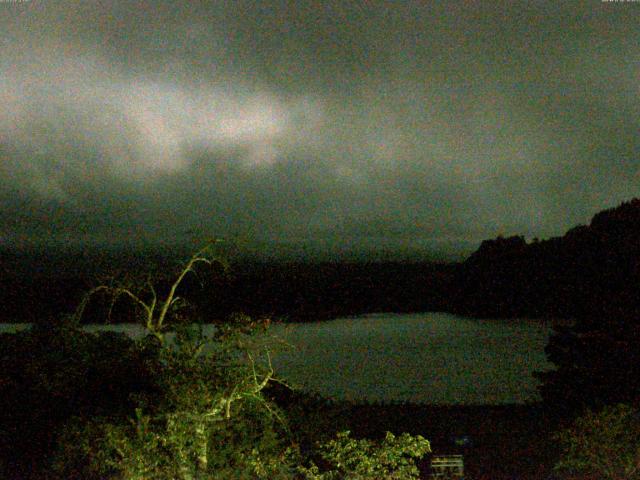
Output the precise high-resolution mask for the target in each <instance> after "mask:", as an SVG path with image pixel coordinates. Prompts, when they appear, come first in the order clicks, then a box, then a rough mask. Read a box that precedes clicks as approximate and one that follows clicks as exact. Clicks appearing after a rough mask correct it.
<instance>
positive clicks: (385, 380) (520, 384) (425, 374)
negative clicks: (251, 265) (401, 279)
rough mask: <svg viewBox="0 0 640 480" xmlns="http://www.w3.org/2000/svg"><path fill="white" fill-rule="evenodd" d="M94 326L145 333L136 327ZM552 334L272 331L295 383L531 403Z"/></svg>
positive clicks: (380, 397) (373, 394) (427, 325)
mask: <svg viewBox="0 0 640 480" xmlns="http://www.w3.org/2000/svg"><path fill="white" fill-rule="evenodd" d="M16 328H20V327H19V326H16V325H12V326H10V325H3V326H2V328H1V330H14V329H16ZM89 328H90V329H91V330H102V329H105V328H108V329H109V330H118V331H126V332H128V333H129V334H131V335H133V336H137V335H141V334H142V333H143V330H142V329H141V328H140V327H138V326H136V325H110V326H106V327H105V326H90V327H89ZM550 332H551V326H550V325H549V324H547V323H543V322H540V321H534V320H517V321H514V320H511V321H505V320H478V319H471V318H465V317H460V316H456V315H452V314H448V313H419V314H389V313H384V314H372V315H365V316H359V317H349V318H341V319H337V320H331V321H323V322H316V323H298V324H287V325H276V326H275V327H274V328H272V333H273V334H275V335H277V336H279V337H281V338H282V339H284V340H285V341H287V342H288V343H290V344H291V345H293V346H294V347H295V348H293V349H291V350H289V351H285V352H281V353H278V354H277V355H275V357H274V361H273V363H274V365H275V367H276V369H277V371H278V372H279V374H280V376H282V377H284V378H287V379H288V381H289V382H291V383H292V384H295V385H298V386H300V387H301V388H303V389H305V390H309V391H314V392H317V393H319V394H321V395H323V396H329V397H333V398H338V399H344V398H348V399H353V400H361V399H365V400H368V401H383V402H394V401H407V402H417V403H430V404H466V405H470V404H503V403H525V402H529V401H536V400H539V396H538V393H537V390H536V385H537V382H536V380H535V379H534V378H533V376H532V373H533V372H534V371H541V370H549V369H551V368H553V365H552V364H550V363H549V362H548V361H547V359H546V357H545V354H544V347H545V345H546V344H547V340H548V336H549V333H550Z"/></svg>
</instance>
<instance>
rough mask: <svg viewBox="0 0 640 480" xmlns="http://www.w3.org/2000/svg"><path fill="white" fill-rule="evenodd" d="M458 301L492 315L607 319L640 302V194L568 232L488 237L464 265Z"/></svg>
mask: <svg viewBox="0 0 640 480" xmlns="http://www.w3.org/2000/svg"><path fill="white" fill-rule="evenodd" d="M457 275H458V276H457V278H455V279H454V281H453V283H452V285H453V288H454V291H453V292H452V300H451V301H450V304H451V305H452V306H454V308H455V310H456V311H457V312H460V313H466V314H470V315H474V316H487V317H552V318H586V317H594V316H595V317H603V316H605V317H606V316H610V315H612V314H614V315H618V314H620V313H621V312H630V311H636V310H638V308H639V307H640V296H639V295H638V287H639V286H640V200H639V199H634V200H632V201H630V202H626V203H623V204H622V205H620V206H618V207H617V208H613V209H610V210H605V211H602V212H600V213H598V214H597V215H595V216H594V217H593V219H592V220H591V223H590V225H588V226H584V225H582V226H578V227H575V228H573V229H571V230H569V231H568V232H567V233H566V234H565V235H564V236H562V237H556V238H551V239H549V240H543V241H538V240H534V241H533V242H531V243H527V242H526V241H525V240H524V238H523V237H519V236H514V237H509V238H502V237H498V238H497V239H495V240H487V241H484V242H483V243H482V244H481V246H480V248H479V249H478V250H477V251H476V252H475V253H473V254H472V255H471V256H470V257H469V258H468V259H467V260H466V261H465V262H464V263H463V264H462V265H461V268H460V269H459V270H458V271H457Z"/></svg>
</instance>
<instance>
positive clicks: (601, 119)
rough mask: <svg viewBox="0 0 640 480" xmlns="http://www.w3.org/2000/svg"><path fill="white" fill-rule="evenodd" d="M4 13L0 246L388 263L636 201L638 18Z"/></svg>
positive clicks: (313, 9) (357, 8)
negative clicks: (340, 247)
mask: <svg viewBox="0 0 640 480" xmlns="http://www.w3.org/2000/svg"><path fill="white" fill-rule="evenodd" d="M0 9H2V10H3V11H2V16H1V17H0V18H1V20H0V31H2V32H3V33H2V38H1V42H2V52H3V55H2V57H1V58H0V102H1V103H2V106H3V108H2V109H1V110H0V182H1V184H0V200H1V201H2V203H1V205H0V238H4V239H5V242H7V241H23V242H29V241H37V242H52V241H61V242H79V243H82V242H88V243H92V242H118V241H120V240H122V239H125V238H126V239H138V240H147V241H154V240H156V239H163V240H166V239H172V241H181V239H182V238H183V237H184V236H185V235H188V234H189V232H194V231H197V232H205V231H206V232H215V233H217V234H223V235H224V234H234V235H242V236H244V237H246V238H254V239H256V240H260V241H266V240H269V239H272V240H278V241H288V242H303V243H304V242H306V243H308V244H312V243H314V242H315V243H316V246H318V245H319V247H317V248H320V249H321V248H333V247H332V246H334V245H337V244H338V243H340V242H343V243H345V244H349V245H352V246H357V245H362V246H363V248H368V247H369V246H371V245H375V244H379V243H380V242H383V243H385V242H386V244H387V245H389V248H391V249H393V248H395V247H394V246H396V247H398V248H405V247H406V245H410V244H412V242H413V243H414V244H415V245H425V244H428V243H429V242H437V241H440V242H442V241H445V240H461V239H462V240H471V241H479V240H481V239H482V238H485V237H489V236H495V235H497V234H500V233H501V234H505V235H507V234H515V233H523V234H526V235H529V236H538V237H545V236H549V235H557V234H560V233H562V232H563V231H564V230H566V229H568V228H570V227H571V226H573V225H575V224H577V223H582V222H585V221H587V220H588V219H589V217H590V216H591V215H592V214H593V213H595V212H596V211H598V210H600V209H602V208H605V207H608V206H612V205H615V204H616V203H618V202H620V201H622V200H625V199H628V198H630V197H633V196H637V195H638V185H639V184H640V159H639V158H638V152H640V139H639V137H638V135H637V132H638V131H639V127H640V125H639V124H640V120H639V119H640V97H639V96H640V87H639V85H640V82H639V80H640V47H639V46H638V43H637V28H638V26H640V4H637V3H633V2H625V3H619V2H616V3H613V2H600V1H595V0H594V1H590V2H536V3H534V4H529V3H524V2H491V4H487V3H484V4H482V3H477V4H473V5H470V4H468V2H463V3H456V4H451V3H448V4H446V3H445V4H441V3H439V2H401V3H400V4H397V5H393V6H389V5H388V4H387V2H366V3H365V2H343V1H335V2H284V1H282V2H258V3H256V2H248V1H246V2H245V1H234V2H165V1H154V2H151V1H137V2H126V1H124V2H115V3H114V4H112V5H111V4H107V3H104V2H101V3H95V2H76V1H62V2H44V1H43V2H39V1H36V0H31V1H28V2H18V3H3V4H1V5H0Z"/></svg>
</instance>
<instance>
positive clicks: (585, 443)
mask: <svg viewBox="0 0 640 480" xmlns="http://www.w3.org/2000/svg"><path fill="white" fill-rule="evenodd" d="M558 440H559V441H560V445H561V450H562V455H561V458H560V461H559V462H558V463H557V464H556V467H555V468H556V471H558V472H560V473H562V474H564V475H565V476H566V477H567V478H598V479H603V480H633V479H640V412H638V410H636V409H634V408H632V407H630V406H628V405H624V404H618V405H616V406H610V407H606V408H604V409H603V410H601V411H600V412H594V411H591V410H587V412H586V413H585V414H584V415H583V416H581V417H579V418H578V419H576V420H575V422H574V423H573V425H572V426H571V427H570V428H568V429H566V430H563V431H562V432H560V433H559V434H558Z"/></svg>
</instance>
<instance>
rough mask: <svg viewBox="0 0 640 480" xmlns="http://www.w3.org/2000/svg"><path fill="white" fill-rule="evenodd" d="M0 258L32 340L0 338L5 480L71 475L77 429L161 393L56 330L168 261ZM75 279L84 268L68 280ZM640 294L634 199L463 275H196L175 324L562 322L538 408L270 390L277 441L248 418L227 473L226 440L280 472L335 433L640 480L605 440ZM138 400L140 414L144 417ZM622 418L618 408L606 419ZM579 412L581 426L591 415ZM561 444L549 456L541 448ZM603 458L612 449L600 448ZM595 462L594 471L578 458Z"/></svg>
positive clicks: (503, 474) (510, 248)
mask: <svg viewBox="0 0 640 480" xmlns="http://www.w3.org/2000/svg"><path fill="white" fill-rule="evenodd" d="M1 255H2V258H1V259H0V260H2V270H3V273H2V277H1V278H0V281H1V282H2V284H1V285H0V295H1V296H2V298H0V301H1V302H2V305H3V316H4V318H5V319H6V320H7V321H14V320H20V321H30V322H33V323H34V324H36V325H37V327H36V328H34V329H33V330H32V331H31V332H28V333H21V334H16V335H1V336H0V361H2V365H3V369H2V372H1V373H0V402H2V406H3V408H2V411H1V413H0V452H1V457H2V458H1V459H0V469H2V470H0V477H2V478H46V476H45V474H44V473H43V472H53V471H55V469H54V468H53V466H54V465H55V464H56V463H55V462H56V461H58V465H60V459H61V458H62V459H64V460H67V461H66V463H65V462H63V463H64V464H65V465H66V466H65V467H64V468H67V469H68V468H72V469H73V468H77V469H78V470H77V471H83V470H82V469H83V468H85V467H86V465H84V466H83V464H82V462H85V461H86V456H83V455H82V454H81V453H79V451H78V450H74V449H73V448H71V449H66V450H65V445H66V446H67V447H68V446H69V445H76V444H78V439H79V438H84V439H85V440H86V438H92V437H91V436H89V437H87V436H86V435H87V433H86V430H83V428H84V427H82V428H79V429H76V430H74V427H73V425H84V424H86V423H87V421H88V420H90V419H95V418H108V419H110V420H109V421H110V422H111V423H109V425H123V424H126V423H127V422H130V421H132V417H131V412H132V411H134V410H135V409H136V408H139V407H140V405H142V404H144V405H146V406H149V405H150V406H151V407H150V408H151V409H152V410H153V408H159V407H158V405H161V404H162V405H166V398H167V397H166V385H164V386H163V384H161V383H158V378H159V377H158V374H157V373H158V369H159V368H160V367H159V366H158V363H157V362H158V359H159V357H158V347H157V345H156V346H154V344H153V343H152V342H151V343H147V344H144V343H135V342H133V341H131V340H129V339H127V338H126V337H124V336H122V335H118V334H114V333H110V334H88V333H86V332H85V333H83V332H82V331H81V330H79V329H78V325H75V326H74V325H70V324H68V323H65V322H63V321H60V320H59V319H60V318H62V317H63V315H62V314H63V313H70V312H71V311H72V310H73V309H74V308H75V307H76V306H77V305H78V303H79V302H80V300H81V298H82V294H83V293H84V292H86V290H87V289H88V288H89V287H91V286H93V285H95V279H96V278H98V277H100V276H101V275H103V274H104V272H105V271H106V267H114V266H115V267H116V268H117V267H120V270H121V271H133V272H134V273H135V275H134V276H133V277H131V279H130V280H131V284H132V285H135V284H138V285H139V284H140V283H139V282H140V279H145V278H147V277H148V276H149V275H152V274H154V273H155V274H157V273H158V272H166V271H171V266H172V265H173V261H172V259H171V258H169V257H167V256H166V255H161V254H159V253H158V252H146V253H145V254H144V255H142V256H133V255H130V256H128V257H127V256H123V255H121V252H116V253H113V254H111V255H107V254H105V255H104V256H103V257H102V258H99V257H95V256H92V257H87V256H85V255H84V254H82V253H78V254H76V256H75V257H67V256H65V255H66V254H65V255H61V256H60V257H59V258H57V259H52V258H51V257H44V256H43V257H41V258H38V257H37V256H34V255H33V254H30V253H23V254H22V255H24V256H21V254H17V253H15V252H3V253H2V254H1ZM116 259H117V260H116ZM149 260H152V261H151V264H152V265H153V268H152V269H151V270H149V268H148V266H147V265H148V264H147V262H148V261H149ZM79 265H85V266H86V265H91V269H88V268H83V267H81V268H76V267H77V266H79ZM154 278H159V281H158V284H157V288H158V291H166V290H167V288H168V286H169V284H170V278H169V277H164V278H163V277H162V276H160V277H157V275H156V276H154ZM639 287H640V200H637V199H635V200H632V201H630V202H626V203H623V204H622V205H620V206H619V207H617V208H614V209H611V210H606V211H603V212H601V213H598V214H597V215H595V216H594V217H593V219H592V221H591V223H590V225H588V226H580V227H576V228H574V229H572V230H570V231H569V232H567V233H566V234H565V235H564V236H563V237H559V238H552V239H549V240H542V241H537V240H535V241H533V242H530V243H527V242H526V241H525V240H524V238H522V237H510V238H502V237H499V238H497V239H495V240H487V241H485V242H483V243H482V245H481V246H480V248H479V249H478V251H476V252H475V253H474V254H472V255H471V256H470V257H469V258H468V259H467V260H466V261H465V262H462V263H457V264H438V263H406V262H398V263H389V262H387V263H308V264H304V263H259V262H244V261H242V260H241V259H236V260H234V261H233V262H232V266H231V268H230V269H229V270H228V272H225V271H222V270H221V269H218V268H209V267H207V268H202V269H199V270H198V276H194V277H190V278H189V279H188V280H186V281H185V283H184V285H183V290H181V295H184V296H188V297H189V298H190V299H192V300H193V306H192V307H190V309H187V310H185V311H184V313H183V315H185V316H186V318H190V319H196V320H198V319H200V320H202V319H211V318H217V319H221V318H227V317H228V316H229V314H230V313H232V312H237V311H244V312H246V313H248V314H250V315H252V316H253V317H254V318H257V319H259V318H263V317H279V318H281V319H284V320H294V321H300V320H302V321H306V320H315V319H323V318H331V317H335V316H340V315H348V314H357V313H367V312H373V311H394V312H410V311H430V310H431V311H433V310H444V311H451V312H454V313H460V314H467V315H472V316H478V317H483V316H484V317H504V318H518V317H546V318H553V319H566V320H568V322H565V326H564V327H558V328H557V331H556V333H555V334H554V335H552V337H551V338H550V341H549V344H548V346H547V349H546V351H547V354H548V356H549V358H550V360H551V361H552V362H553V363H554V364H555V365H556V366H557V369H556V370H555V371H552V372H547V373H544V374H540V375H539V376H540V379H541V380H542V386H541V393H542V396H543V399H544V402H543V403H541V404H534V405H523V406H516V405H513V406H478V407H465V406H451V407H434V406H425V405H352V404H347V403H332V402H329V401H327V400H324V399H319V398H313V397H309V396H307V395H305V394H303V393H301V392H291V391H289V390H287V389H284V388H282V387H279V386H278V385H275V386H271V387H269V388H266V389H265V390H264V391H263V392H261V394H264V398H265V399H266V401H267V402H269V404H270V405H273V406H274V408H277V409H280V410H281V411H282V412H283V416H284V417H286V418H287V419H288V426H287V427H286V428H284V427H281V426H279V424H278V422H275V421H274V419H273V418H272V417H269V416H268V415H267V416H265V415H264V413H259V414H258V413H255V412H256V410H252V408H248V409H246V410H245V409H243V412H244V413H242V415H240V416H239V418H240V419H241V420H240V421H239V423H238V424H237V428H240V430H238V431H237V432H236V433H237V435H236V436H235V437H233V438H235V440H233V438H232V439H231V440H230V439H227V440H229V441H230V442H231V443H230V445H231V447H230V448H231V451H230V452H227V453H228V454H229V455H231V456H233V455H234V453H233V448H235V447H233V445H235V444H234V443H233V442H234V441H238V442H239V443H238V444H237V448H238V449H239V450H237V451H238V452H242V451H244V450H242V449H243V448H244V449H246V448H247V444H246V443H242V442H243V441H242V440H241V438H254V440H255V441H256V442H257V443H256V445H262V447H264V448H265V449H266V450H265V452H271V453H270V455H276V457H277V455H280V454H281V453H282V451H283V450H282V447H283V445H285V444H287V445H295V446H296V448H297V449H299V450H298V452H299V453H298V454H299V455H302V456H303V457H304V455H306V454H310V455H313V451H314V448H315V447H314V445H316V442H317V441H326V440H327V439H328V438H330V437H331V436H332V435H334V434H336V433H337V432H338V431H340V430H344V429H350V430H351V431H352V432H353V434H354V435H355V436H356V437H358V438H362V437H371V438H381V437H382V435H383V434H384V432H385V431H392V432H394V433H397V434H399V433H401V432H409V433H413V434H422V435H425V436H426V437H427V438H429V439H430V440H431V442H432V447H433V449H434V451H442V450H446V451H447V452H451V453H452V452H453V451H455V450H456V449H459V450H460V451H462V452H463V453H464V454H465V463H466V466H467V469H468V476H469V478H492V479H499V478H547V477H548V475H550V472H551V470H552V467H553V465H554V464H556V463H558V461H559V460H560V462H559V463H558V465H560V466H563V468H564V471H563V473H562V474H563V475H565V476H566V478H576V479H578V478H637V476H638V474H639V473H638V471H637V470H634V469H633V468H634V467H633V465H635V463H634V462H636V463H637V464H638V465H640V463H638V462H639V461H640V457H639V456H638V455H640V454H639V453H637V452H640V450H639V449H637V442H635V443H633V441H632V440H629V438H627V436H624V435H620V434H619V433H617V432H618V431H621V432H629V431H632V432H634V431H636V430H634V429H635V428H636V427H637V423H638V422H637V419H638V418H639V417H638V413H637V412H638V410H637V408H638V407H639V403H640V402H639V400H640V358H639V355H640V318H639V315H640V313H639V312H640V296H639V295H638V292H640V288H639ZM110 305H111V302H110V299H109V297H108V296H107V295H105V296H102V297H100V296H96V298H94V299H93V301H92V302H91V304H90V305H89V306H88V308H87V310H86V312H85V316H84V317H83V318H84V321H85V322H95V321H98V319H104V318H105V312H106V310H107V309H108V307H109V306H110ZM111 306H112V307H113V309H112V311H111V318H112V320H113V321H124V322H131V321H136V319H137V318H138V316H139V313H140V312H139V309H138V310H136V309H135V308H132V307H131V305H130V304H128V303H127V302H126V301H123V300H122V299H121V300H118V301H117V302H115V304H113V305H111ZM176 318H178V317H176ZM160 369H161V368H160ZM141 398H144V399H145V400H144V402H146V403H142V404H141V403H140V402H141V400H140V399H141ZM162 399H164V400H162ZM163 402H165V403H163ZM617 404H624V405H626V407H615V408H614V407H612V406H614V405H617ZM154 405H156V407H153V406H154ZM587 408H588V409H591V410H589V412H593V413H586V414H585V413H584V412H585V409H587ZM252 412H253V413H252ZM245 415H246V416H245ZM576 418H578V421H577V422H576V423H572V422H573V421H574V419H576ZM83 422H84V423H83ZM603 422H606V424H603ZM594 425H595V426H596V427H594ZM614 427H615V428H618V429H619V430H615V428H614ZM234 428H235V427H234ZM283 428H284V430H283ZM246 429H248V430H246ZM562 429H564V430H563V431H564V434H562V435H560V436H559V437H558V439H559V440H560V443H557V441H556V437H555V436H554V433H553V432H554V431H558V430H562ZM118 431H119V430H118ZM232 431H233V430H232ZM246 431H251V432H254V433H255V432H256V431H257V432H261V433H260V434H259V435H258V437H260V438H258V437H255V436H254V437H251V436H248V437H247V436H246V435H247V434H246ZM78 432H80V433H78ZM242 432H245V433H242ZM265 432H271V433H268V434H267V433H265ZM263 434H264V435H266V437H265V436H264V435H263ZM78 435H80V436H78ZM83 435H84V436H83ZM123 435H124V434H123ZM212 435H214V437H215V435H220V432H217V433H215V432H214V433H212ZM458 435H469V437H470V438H472V442H473V443H472V444H471V445H463V444H459V445H457V446H456V443H455V438H456V436H458ZM607 435H608V436H607ZM212 438H213V437H212ZM215 438H218V437H215ZM225 438H226V437H225ZM634 438H635V437H634ZM65 439H67V440H65ZM239 439H240V440H239ZM603 441H605V442H609V443H611V444H615V442H618V443H620V445H613V446H612V445H607V448H606V449H603V448H602V442H603ZM65 442H67V443H65ZM261 442H262V443H261ZM265 442H266V443H265ZM630 442H631V443H630ZM80 443H82V442H80ZM89 443H90V442H89ZM558 445H561V447H560V448H559V447H558ZM262 447H260V448H262ZM614 447H615V448H614ZM618 447H619V448H618ZM634 449H635V450H634ZM634 451H635V452H636V453H635V454H634V453H633V452H634ZM585 452H586V453H585ZM593 452H595V453H596V457H594V456H590V455H591V453H593ZM629 452H631V453H629ZM236 453H237V452H236ZM245 453H246V452H245ZM597 455H600V456H601V457H602V456H604V457H605V459H606V460H611V458H614V457H615V461H614V462H613V463H614V464H616V465H622V464H624V466H625V469H622V470H621V469H618V470H616V471H615V472H614V471H613V470H607V471H605V470H603V469H606V468H609V466H608V465H604V466H603V467H602V468H603V469H600V470H598V468H600V467H599V466H598V467H597V468H596V466H594V461H593V458H600V457H597ZM607 455H608V456H607ZM634 455H636V456H634ZM245 457H246V458H249V457H251V455H248V454H247V455H245ZM234 458H235V457H234ZM277 458H280V457H277ZM300 458H302V457H300ZM83 459H84V460H83ZM584 459H587V460H584ZM234 461H238V460H237V459H236V460H234ZM316 461H320V462H321V459H320V460H318V459H316ZM74 462H80V463H79V464H78V465H76V464H74ZM625 462H626V463H625ZM605 463H606V462H605ZM74 465H75V467H74ZM245 467H246V465H245ZM243 468H244V467H243ZM247 468H248V467H247ZM422 468H423V473H424V471H425V470H424V465H423V466H422ZM73 472H74V471H72V470H65V473H64V475H66V477H63V478H74V476H73V475H74V473H73ZM603 472H604V473H603ZM612 472H613V473H612ZM619 472H623V473H619ZM103 473H104V472H103ZM557 474H558V475H560V472H559V471H558V473H557ZM514 475H516V476H515V477H514ZM616 475H617V476H616ZM620 475H622V476H620ZM52 478H54V477H52ZM77 478H83V477H77ZM97 478H100V477H99V476H98V477H97ZM247 478H251V477H250V476H249V477H247ZM273 478H276V477H273ZM562 478H565V477H562Z"/></svg>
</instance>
